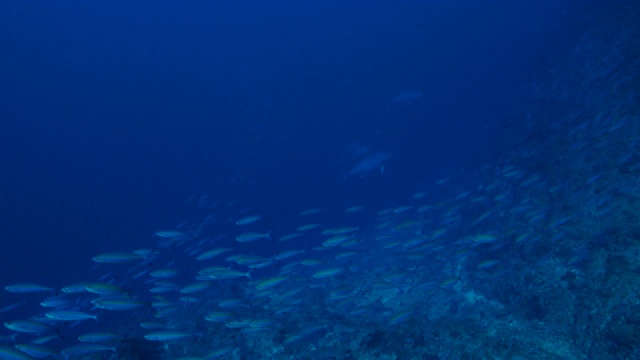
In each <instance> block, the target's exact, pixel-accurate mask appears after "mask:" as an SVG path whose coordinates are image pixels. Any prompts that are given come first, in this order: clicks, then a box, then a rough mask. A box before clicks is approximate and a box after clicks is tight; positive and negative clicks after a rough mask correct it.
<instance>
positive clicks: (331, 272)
mask: <svg viewBox="0 0 640 360" xmlns="http://www.w3.org/2000/svg"><path fill="white" fill-rule="evenodd" d="M342 271H344V269H342V268H329V269H324V270H320V271H318V272H316V273H315V274H313V277H314V278H316V279H324V278H328V277H332V276H335V275H337V274H339V273H341V272H342Z"/></svg>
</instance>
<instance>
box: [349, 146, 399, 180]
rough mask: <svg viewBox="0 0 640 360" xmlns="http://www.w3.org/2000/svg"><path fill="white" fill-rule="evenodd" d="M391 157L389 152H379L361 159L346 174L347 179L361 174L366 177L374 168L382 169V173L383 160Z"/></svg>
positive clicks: (382, 170) (381, 170)
mask: <svg viewBox="0 0 640 360" xmlns="http://www.w3.org/2000/svg"><path fill="white" fill-rule="evenodd" d="M389 158H391V154H390V153H388V152H384V151H381V152H377V153H375V154H372V155H368V156H366V157H364V158H363V159H362V160H360V161H359V162H358V163H357V164H356V165H355V166H354V167H353V168H352V169H351V170H349V172H348V173H346V174H345V175H344V178H345V180H346V179H347V178H349V177H350V176H353V175H360V177H364V176H365V175H367V174H368V173H369V172H371V171H372V170H374V169H380V173H383V172H384V166H383V164H382V162H383V161H385V160H388V159H389Z"/></svg>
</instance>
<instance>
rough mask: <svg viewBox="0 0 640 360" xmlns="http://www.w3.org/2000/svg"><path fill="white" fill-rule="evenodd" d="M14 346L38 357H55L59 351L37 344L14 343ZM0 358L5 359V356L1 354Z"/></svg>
mask: <svg viewBox="0 0 640 360" xmlns="http://www.w3.org/2000/svg"><path fill="white" fill-rule="evenodd" d="M15 347H16V349H18V350H20V351H22V352H23V353H26V354H28V355H30V356H33V357H36V358H39V359H40V358H47V357H51V358H55V357H56V356H58V355H59V353H58V352H57V351H56V350H54V349H50V348H48V347H46V346H42V345H38V344H16V345H15ZM0 358H1V359H5V357H3V356H0ZM6 359H20V358H13V357H8V358H6Z"/></svg>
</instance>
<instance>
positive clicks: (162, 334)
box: [144, 330, 192, 341]
mask: <svg viewBox="0 0 640 360" xmlns="http://www.w3.org/2000/svg"><path fill="white" fill-rule="evenodd" d="M191 336H192V334H191V333H188V332H184V331H173V330H165V331H156V332H152V333H148V334H147V335H145V336H144V338H145V339H147V340H150V341H173V340H180V339H186V338H188V337H191Z"/></svg>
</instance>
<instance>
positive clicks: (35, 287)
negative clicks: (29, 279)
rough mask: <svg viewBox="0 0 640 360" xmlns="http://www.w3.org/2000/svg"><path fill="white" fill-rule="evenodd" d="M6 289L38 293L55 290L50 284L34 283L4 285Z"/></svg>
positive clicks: (14, 291)
mask: <svg viewBox="0 0 640 360" xmlns="http://www.w3.org/2000/svg"><path fill="white" fill-rule="evenodd" d="M4 289H5V290H6V291H8V292H11V293H36V292H50V291H53V289H52V288H50V287H48V286H44V285H40V284H33V283H21V284H13V285H7V286H5V287H4Z"/></svg>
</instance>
